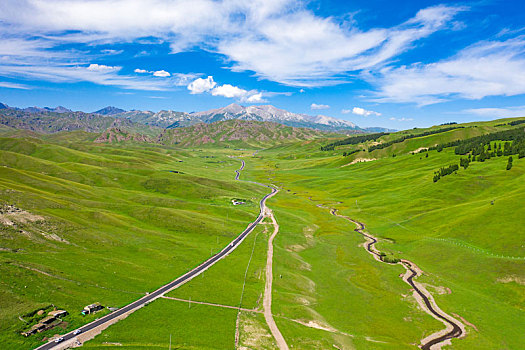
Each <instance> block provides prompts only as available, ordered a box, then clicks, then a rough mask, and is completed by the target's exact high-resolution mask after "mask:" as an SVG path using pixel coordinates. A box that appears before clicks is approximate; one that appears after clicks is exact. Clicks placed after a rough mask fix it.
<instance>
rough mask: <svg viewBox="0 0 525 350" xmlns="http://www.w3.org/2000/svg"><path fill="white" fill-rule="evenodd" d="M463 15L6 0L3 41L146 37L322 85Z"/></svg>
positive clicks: (446, 10) (276, 3) (302, 6)
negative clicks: (342, 14) (387, 21)
mask: <svg viewBox="0 0 525 350" xmlns="http://www.w3.org/2000/svg"><path fill="white" fill-rule="evenodd" d="M463 10H465V8H461V7H451V6H444V5H440V6H434V7H430V8H427V9H423V10H420V11H419V12H417V13H416V14H415V16H414V17H412V18H411V19H409V20H407V21H405V22H404V23H400V24H399V25H395V26H392V27H390V28H372V29H369V30H361V29H360V28H359V27H358V26H357V24H356V23H355V22H352V23H348V22H344V21H338V20H337V19H336V18H332V17H328V18H323V17H320V16H316V15H315V14H314V13H313V12H312V11H311V10H309V9H308V7H307V3H302V2H298V1H296V0H273V1H263V0H257V1H251V2H243V1H234V0H222V1H213V0H150V1H143V0H111V1H101V0H94V1H93V0H76V1H65V0H31V1H19V0H3V1H2V2H0V26H2V27H1V28H0V33H2V34H0V41H1V39H5V37H6V35H7V34H6V33H8V34H9V35H10V36H18V37H19V39H20V40H22V41H28V40H33V39H27V38H26V35H27V33H42V34H41V35H42V37H45V38H46V41H47V44H48V45H49V46H50V47H51V48H52V49H53V48H54V47H59V46H60V45H63V44H67V43H80V44H86V45H97V44H112V43H117V42H139V41H140V42H144V38H145V37H148V38H151V39H148V41H147V44H149V45H159V44H162V43H168V44H169V45H170V47H171V50H172V52H174V53H176V52H182V51H186V50H190V49H194V48H196V47H198V48H202V49H204V50H208V51H212V52H215V53H219V54H222V55H225V56H226V57H227V58H228V61H229V62H231V66H230V68H231V69H232V70H235V71H245V70H249V71H253V72H255V74H256V75H257V76H259V77H262V78H265V79H269V80H273V81H276V82H280V83H283V84H288V85H294V86H321V85H329V84H337V83H341V82H345V81H348V80H349V78H348V73H349V72H357V71H360V70H363V69H370V68H377V67H380V66H382V65H384V64H386V63H388V62H389V61H390V60H392V59H393V58H394V57H396V56H397V55H399V54H401V53H403V52H405V51H407V50H408V49H410V48H411V47H412V46H413V45H414V43H415V42H416V41H417V40H420V39H422V38H425V37H428V36H429V35H431V34H432V33H434V32H436V31H438V30H442V29H447V28H449V29H453V28H457V27H458V25H457V22H453V18H454V16H455V15H456V14H457V13H458V12H460V11H463ZM137 18H140V21H137ZM40 51H41V52H42V51H43V50H40ZM49 51H51V52H49V54H53V53H55V52H53V51H52V50H49ZM81 57H82V54H81V53H78V54H77V56H76V58H77V59H80V58H81ZM275 57H279V58H280V59H279V60H275Z"/></svg>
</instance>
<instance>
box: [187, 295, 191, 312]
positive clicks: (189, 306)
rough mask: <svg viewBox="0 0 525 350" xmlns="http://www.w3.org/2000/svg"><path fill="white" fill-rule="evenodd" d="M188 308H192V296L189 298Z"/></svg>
mask: <svg viewBox="0 0 525 350" xmlns="http://www.w3.org/2000/svg"><path fill="white" fill-rule="evenodd" d="M188 309H191V297H190V300H188Z"/></svg>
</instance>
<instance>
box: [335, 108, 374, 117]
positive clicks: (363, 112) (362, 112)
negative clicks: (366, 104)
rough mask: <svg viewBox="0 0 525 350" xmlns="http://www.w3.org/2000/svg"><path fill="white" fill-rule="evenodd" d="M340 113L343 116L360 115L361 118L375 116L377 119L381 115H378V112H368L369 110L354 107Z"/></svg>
mask: <svg viewBox="0 0 525 350" xmlns="http://www.w3.org/2000/svg"><path fill="white" fill-rule="evenodd" d="M341 112H342V113H343V114H348V113H350V112H352V113H353V114H357V115H362V116H365V117H368V116H370V115H375V116H377V117H379V116H380V115H381V113H379V112H374V111H369V110H366V109H364V108H361V107H354V108H352V110H349V109H343V110H342V111H341Z"/></svg>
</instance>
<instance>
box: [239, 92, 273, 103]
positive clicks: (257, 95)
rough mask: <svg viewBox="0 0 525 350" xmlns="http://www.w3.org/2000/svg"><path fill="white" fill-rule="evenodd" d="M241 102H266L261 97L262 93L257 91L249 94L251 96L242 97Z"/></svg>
mask: <svg viewBox="0 0 525 350" xmlns="http://www.w3.org/2000/svg"><path fill="white" fill-rule="evenodd" d="M243 102H248V103H262V102H267V101H266V100H265V99H264V98H263V94H262V92H258V93H254V94H253V95H251V96H248V97H244V98H243Z"/></svg>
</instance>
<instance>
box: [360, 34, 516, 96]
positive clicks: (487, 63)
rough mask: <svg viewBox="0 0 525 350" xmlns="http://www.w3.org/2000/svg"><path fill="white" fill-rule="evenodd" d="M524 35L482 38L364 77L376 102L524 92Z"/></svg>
mask: <svg viewBox="0 0 525 350" xmlns="http://www.w3.org/2000/svg"><path fill="white" fill-rule="evenodd" d="M523 77H525V37H523V36H522V37H517V38H514V39H508V40H506V41H485V42H480V43H477V44H475V45H473V46H470V47H468V48H466V49H463V50H462V51H460V52H459V53H458V54H457V55H455V56H453V57H451V58H449V59H446V60H442V61H439V62H436V63H430V64H420V63H419V64H413V65H410V66H402V67H399V68H385V69H383V70H382V71H381V72H380V73H379V74H378V75H376V76H375V77H369V78H368V79H369V80H370V81H371V82H372V83H373V84H376V85H377V86H378V92H377V98H376V100H378V101H390V102H415V103H418V104H420V105H427V104H432V103H438V102H442V101H446V100H450V99H452V98H457V97H459V98H463V99H471V100H478V99H482V98H484V97H487V96H514V95H519V94H523V93H525V79H524V78H523Z"/></svg>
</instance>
